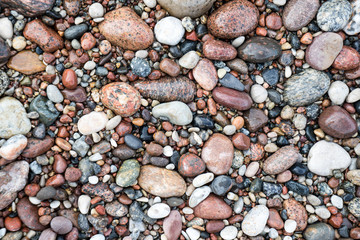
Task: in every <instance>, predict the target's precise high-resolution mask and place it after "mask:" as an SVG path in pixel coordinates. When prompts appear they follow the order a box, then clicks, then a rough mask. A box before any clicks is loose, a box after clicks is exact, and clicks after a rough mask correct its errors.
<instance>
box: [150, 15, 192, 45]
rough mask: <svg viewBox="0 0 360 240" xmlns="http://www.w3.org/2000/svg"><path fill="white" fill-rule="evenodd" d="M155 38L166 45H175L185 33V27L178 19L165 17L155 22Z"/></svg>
mask: <svg viewBox="0 0 360 240" xmlns="http://www.w3.org/2000/svg"><path fill="white" fill-rule="evenodd" d="M154 34H155V37H156V39H157V40H158V41H159V42H160V43H162V44H166V45H170V46H174V45H177V44H178V43H179V42H180V41H181V39H182V37H183V36H184V34H185V29H184V27H183V26H182V23H181V21H180V20H179V19H177V18H175V17H165V18H163V19H161V20H160V21H159V22H157V23H156V25H155V28H154Z"/></svg>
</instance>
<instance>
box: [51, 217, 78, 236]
mask: <svg viewBox="0 0 360 240" xmlns="http://www.w3.org/2000/svg"><path fill="white" fill-rule="evenodd" d="M50 226H51V229H52V230H53V231H54V232H56V233H58V234H67V233H69V232H70V231H71V229H72V227H73V224H72V222H71V221H70V220H69V219H67V218H66V217H63V216H57V217H54V218H53V219H52V220H51V222H50Z"/></svg>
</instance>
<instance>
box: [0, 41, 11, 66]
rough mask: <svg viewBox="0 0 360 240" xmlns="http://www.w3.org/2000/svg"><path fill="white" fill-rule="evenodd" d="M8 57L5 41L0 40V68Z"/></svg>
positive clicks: (8, 51)
mask: <svg viewBox="0 0 360 240" xmlns="http://www.w3.org/2000/svg"><path fill="white" fill-rule="evenodd" d="M10 56H11V54H10V48H9V45H8V44H7V43H6V42H5V40H3V39H2V38H0V67H2V66H3V65H5V64H6V63H7V61H8V59H9V58H10Z"/></svg>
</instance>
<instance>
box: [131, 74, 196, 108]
mask: <svg viewBox="0 0 360 240" xmlns="http://www.w3.org/2000/svg"><path fill="white" fill-rule="evenodd" d="M134 87H135V88H136V89H137V90H138V91H139V92H140V94H141V95H142V96H143V97H144V98H151V99H154V100H158V101H160V102H170V101H181V102H185V103H187V102H191V101H192V100H193V99H194V96H195V94H196V86H195V84H194V82H193V81H191V80H190V79H188V78H187V77H184V76H179V77H177V78H173V77H163V78H161V79H159V80H156V81H151V80H146V81H136V82H135V83H134Z"/></svg>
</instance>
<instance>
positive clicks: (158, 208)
mask: <svg viewBox="0 0 360 240" xmlns="http://www.w3.org/2000/svg"><path fill="white" fill-rule="evenodd" d="M169 214H170V207H169V205H167V204H165V203H156V204H154V205H152V206H151V207H150V208H149V210H148V212H147V215H148V216H149V217H151V218H153V219H161V218H165V217H167V216H169Z"/></svg>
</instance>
